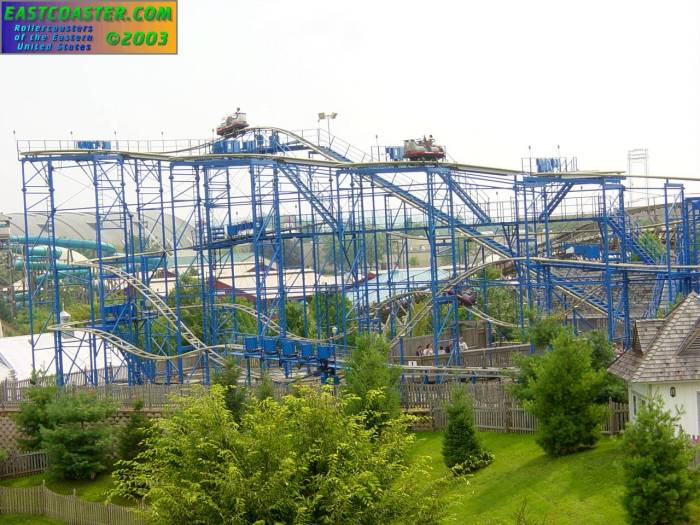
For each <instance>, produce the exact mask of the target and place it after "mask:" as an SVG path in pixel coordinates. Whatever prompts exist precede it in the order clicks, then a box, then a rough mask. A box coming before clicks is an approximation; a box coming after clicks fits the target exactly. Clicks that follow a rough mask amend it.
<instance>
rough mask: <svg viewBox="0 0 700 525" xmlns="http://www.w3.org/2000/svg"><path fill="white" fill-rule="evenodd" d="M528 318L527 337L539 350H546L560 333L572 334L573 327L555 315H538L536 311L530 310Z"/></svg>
mask: <svg viewBox="0 0 700 525" xmlns="http://www.w3.org/2000/svg"><path fill="white" fill-rule="evenodd" d="M528 320H529V321H528V322H529V326H528V328H527V339H528V340H529V341H530V342H531V343H532V344H533V345H534V347H535V348H536V349H537V350H546V349H548V348H549V347H550V346H551V345H552V343H553V342H554V340H555V339H556V338H557V337H559V336H560V335H562V334H565V333H566V334H571V329H570V328H569V327H568V326H566V325H564V324H562V320H561V319H559V318H557V317H555V316H553V315H550V316H546V317H538V314H537V313H536V312H530V313H529V315H528Z"/></svg>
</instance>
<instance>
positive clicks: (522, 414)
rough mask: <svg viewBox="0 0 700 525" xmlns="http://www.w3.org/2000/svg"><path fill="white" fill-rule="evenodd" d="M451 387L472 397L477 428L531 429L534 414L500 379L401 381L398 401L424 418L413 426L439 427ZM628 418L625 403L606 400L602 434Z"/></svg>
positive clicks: (444, 419)
mask: <svg viewBox="0 0 700 525" xmlns="http://www.w3.org/2000/svg"><path fill="white" fill-rule="evenodd" d="M454 388H463V389H465V390H466V392H467V393H468V394H469V396H470V397H471V398H472V400H473V405H474V420H475V423H476V426H477V428H478V429H479V430H484V431H495V432H514V433H533V432H536V431H537V418H536V417H535V416H533V415H532V414H530V413H529V412H527V411H526V410H525V409H524V408H522V407H521V406H520V405H519V404H518V402H517V400H516V399H515V398H514V397H513V396H512V395H511V393H510V392H509V390H508V386H507V385H504V384H502V383H476V384H471V383H457V384H454V383H452V384H450V383H443V384H434V385H429V384H418V383H405V384H402V385H401V404H402V405H403V407H404V408H405V409H407V410H408V411H409V413H412V414H414V415H418V416H422V417H423V418H425V420H424V421H423V424H419V425H417V428H420V429H425V430H440V429H444V428H445V427H446V426H447V415H446V412H445V405H446V404H447V403H448V402H449V400H450V397H451V395H452V392H453V389H454ZM628 419H629V408H628V405H627V404H626V403H616V402H614V401H609V402H608V416H607V418H606V419H605V420H604V421H603V429H602V430H603V434H608V435H613V434H618V433H619V432H620V431H621V430H622V429H624V427H625V424H626V423H627V421H628Z"/></svg>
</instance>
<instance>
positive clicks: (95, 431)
mask: <svg viewBox="0 0 700 525" xmlns="http://www.w3.org/2000/svg"><path fill="white" fill-rule="evenodd" d="M46 413H47V416H48V423H49V425H48V426H47V427H42V428H41V447H42V448H43V449H44V450H45V451H46V454H47V456H48V459H49V464H50V465H51V466H50V468H49V471H50V474H51V475H53V476H54V477H56V478H59V479H87V478H90V479H93V478H94V477H95V476H96V475H97V474H99V473H100V472H103V471H105V470H106V469H107V466H108V463H109V459H110V456H111V452H112V439H111V438H112V435H111V428H110V427H109V425H108V424H107V421H106V420H107V418H108V417H110V416H112V415H114V414H115V413H116V410H115V408H114V406H112V404H110V403H107V402H105V401H100V400H99V399H97V398H96V397H95V396H94V395H92V394H89V393H87V392H78V393H75V394H63V395H61V396H59V397H58V398H57V399H56V401H54V402H53V403H51V404H49V405H47V408H46Z"/></svg>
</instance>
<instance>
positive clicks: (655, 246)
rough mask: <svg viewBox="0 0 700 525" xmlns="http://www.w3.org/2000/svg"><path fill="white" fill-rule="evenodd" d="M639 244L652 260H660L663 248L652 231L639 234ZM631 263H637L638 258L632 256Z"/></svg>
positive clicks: (634, 255)
mask: <svg viewBox="0 0 700 525" xmlns="http://www.w3.org/2000/svg"><path fill="white" fill-rule="evenodd" d="M638 241H639V244H641V245H642V248H644V250H645V251H646V252H647V253H648V254H649V255H651V256H652V257H653V258H654V259H656V260H659V259H661V255H662V254H663V253H664V251H665V249H666V248H665V247H664V245H663V243H662V242H661V239H659V237H658V236H657V235H656V234H655V233H654V232H652V231H649V230H646V231H643V232H642V233H640V234H639V237H638ZM632 261H639V256H637V255H636V254H632Z"/></svg>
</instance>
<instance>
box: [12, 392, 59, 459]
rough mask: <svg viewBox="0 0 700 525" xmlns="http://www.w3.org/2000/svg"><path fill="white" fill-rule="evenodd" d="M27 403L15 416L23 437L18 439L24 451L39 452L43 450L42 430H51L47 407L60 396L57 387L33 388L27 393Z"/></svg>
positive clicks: (23, 403) (24, 403) (21, 405)
mask: <svg viewBox="0 0 700 525" xmlns="http://www.w3.org/2000/svg"><path fill="white" fill-rule="evenodd" d="M25 395H26V397H27V401H23V402H22V403H21V404H20V406H19V412H17V413H16V414H15V415H14V421H15V424H16V425H17V427H18V429H19V431H20V432H21V433H22V436H21V437H20V438H19V439H18V442H19V445H20V447H21V448H22V449H23V450H39V449H40V448H41V429H42V428H49V427H50V426H51V425H50V423H49V416H48V413H47V407H48V406H49V405H50V404H51V403H53V402H54V401H55V399H56V396H57V395H58V389H57V387H55V386H32V387H29V388H28V389H27V391H26V392H25Z"/></svg>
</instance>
